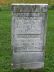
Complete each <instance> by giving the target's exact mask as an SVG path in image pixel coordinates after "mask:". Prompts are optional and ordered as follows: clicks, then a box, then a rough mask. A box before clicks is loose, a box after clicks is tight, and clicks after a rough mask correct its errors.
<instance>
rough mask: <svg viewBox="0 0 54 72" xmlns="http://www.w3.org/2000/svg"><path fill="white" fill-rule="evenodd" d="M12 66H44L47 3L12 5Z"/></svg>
mask: <svg viewBox="0 0 54 72" xmlns="http://www.w3.org/2000/svg"><path fill="white" fill-rule="evenodd" d="M12 8H13V9H12V10H13V16H12V47H13V67H14V68H26V69H36V68H42V67H43V66H44V45H45V36H46V31H45V30H46V20H47V5H12Z"/></svg>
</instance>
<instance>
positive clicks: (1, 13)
mask: <svg viewBox="0 0 54 72" xmlns="http://www.w3.org/2000/svg"><path fill="white" fill-rule="evenodd" d="M11 3H48V4H49V6H48V22H47V41H46V48H45V67H44V70H43V72H54V0H0V72H28V70H23V69H21V70H15V71H13V70H12V67H11V56H12V54H11V52H12V51H11V17H12V16H11ZM32 72H36V71H32ZM41 72H42V71H41Z"/></svg>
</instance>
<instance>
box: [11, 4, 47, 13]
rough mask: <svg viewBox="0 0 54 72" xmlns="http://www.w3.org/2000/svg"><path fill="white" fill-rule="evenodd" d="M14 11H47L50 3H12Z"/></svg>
mask: <svg viewBox="0 0 54 72" xmlns="http://www.w3.org/2000/svg"><path fill="white" fill-rule="evenodd" d="M11 5H12V11H13V12H14V13H19V12H21V13H22V12H23V13H29V12H30V13H31V12H33V13H35V12H47V10H48V9H47V8H48V4H23V3H19V4H18V3H12V4H11Z"/></svg>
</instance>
